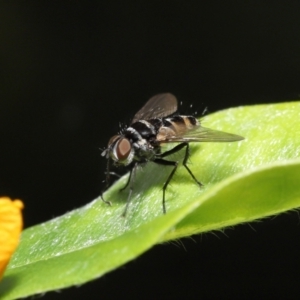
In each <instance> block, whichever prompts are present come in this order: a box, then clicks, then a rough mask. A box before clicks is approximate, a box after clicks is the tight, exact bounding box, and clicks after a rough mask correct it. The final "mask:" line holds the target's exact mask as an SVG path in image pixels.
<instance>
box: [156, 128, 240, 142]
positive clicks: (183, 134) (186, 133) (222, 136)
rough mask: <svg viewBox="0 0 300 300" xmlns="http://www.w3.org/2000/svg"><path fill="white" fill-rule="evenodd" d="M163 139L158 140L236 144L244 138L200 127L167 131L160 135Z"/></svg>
mask: <svg viewBox="0 0 300 300" xmlns="http://www.w3.org/2000/svg"><path fill="white" fill-rule="evenodd" d="M161 136H165V139H160V142H161V143H172V142H237V141H241V140H243V139H244V138H243V137H242V136H240V135H237V134H232V133H228V132H224V131H218V130H214V129H210V128H206V127H202V126H201V125H199V126H197V127H195V128H194V129H190V130H184V128H183V127H182V128H177V130H176V131H172V132H171V131H170V130H167V131H166V132H165V133H162V134H161Z"/></svg>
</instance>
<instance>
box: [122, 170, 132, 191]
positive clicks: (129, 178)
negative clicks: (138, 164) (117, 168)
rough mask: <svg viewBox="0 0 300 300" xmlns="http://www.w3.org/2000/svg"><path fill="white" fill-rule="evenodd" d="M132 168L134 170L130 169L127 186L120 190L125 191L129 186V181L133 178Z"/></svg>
mask: <svg viewBox="0 0 300 300" xmlns="http://www.w3.org/2000/svg"><path fill="white" fill-rule="evenodd" d="M132 170H133V168H132V169H131V170H130V173H129V177H128V180H127V182H126V184H125V186H124V187H122V188H121V189H120V192H122V191H124V190H125V189H126V188H127V187H128V184H129V182H130V180H131V175H132Z"/></svg>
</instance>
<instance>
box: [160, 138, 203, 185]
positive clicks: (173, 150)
mask: <svg viewBox="0 0 300 300" xmlns="http://www.w3.org/2000/svg"><path fill="white" fill-rule="evenodd" d="M184 147H186V148H185V155H184V159H183V162H182V164H183V166H184V167H185V168H186V170H187V171H188V172H189V174H190V175H191V177H192V178H193V179H194V181H195V182H196V183H197V184H198V185H199V186H203V184H202V183H201V182H200V181H198V180H197V178H196V177H195V175H194V174H193V173H192V171H191V170H190V168H189V167H188V166H187V161H188V158H189V156H190V145H189V143H181V144H179V145H177V146H176V147H174V148H173V149H171V150H169V151H166V152H164V153H162V154H160V155H159V156H160V157H166V156H168V155H171V154H174V153H176V152H178V151H180V150H181V149H182V148H184Z"/></svg>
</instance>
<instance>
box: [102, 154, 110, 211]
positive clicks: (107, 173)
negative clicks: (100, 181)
mask: <svg viewBox="0 0 300 300" xmlns="http://www.w3.org/2000/svg"><path fill="white" fill-rule="evenodd" d="M109 168H110V165H109V159H107V166H106V179H105V182H106V184H105V188H104V189H103V190H102V191H101V196H100V197H101V199H102V201H103V202H104V203H105V204H107V205H110V206H111V202H110V201H106V200H105V199H104V198H103V193H104V191H105V190H107V188H108V186H109V181H110V174H111V173H110V171H109Z"/></svg>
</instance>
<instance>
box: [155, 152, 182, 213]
mask: <svg viewBox="0 0 300 300" xmlns="http://www.w3.org/2000/svg"><path fill="white" fill-rule="evenodd" d="M153 162H155V163H157V164H160V165H164V166H173V167H174V168H173V170H172V172H171V173H170V175H169V177H168V179H167V181H166V182H165V184H164V186H163V213H164V214H166V213H167V210H166V197H165V194H166V189H167V187H168V184H169V183H170V181H171V179H172V177H173V175H174V173H175V171H176V169H177V167H178V161H169V160H164V159H161V158H156V159H155V160H154V161H153Z"/></svg>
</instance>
